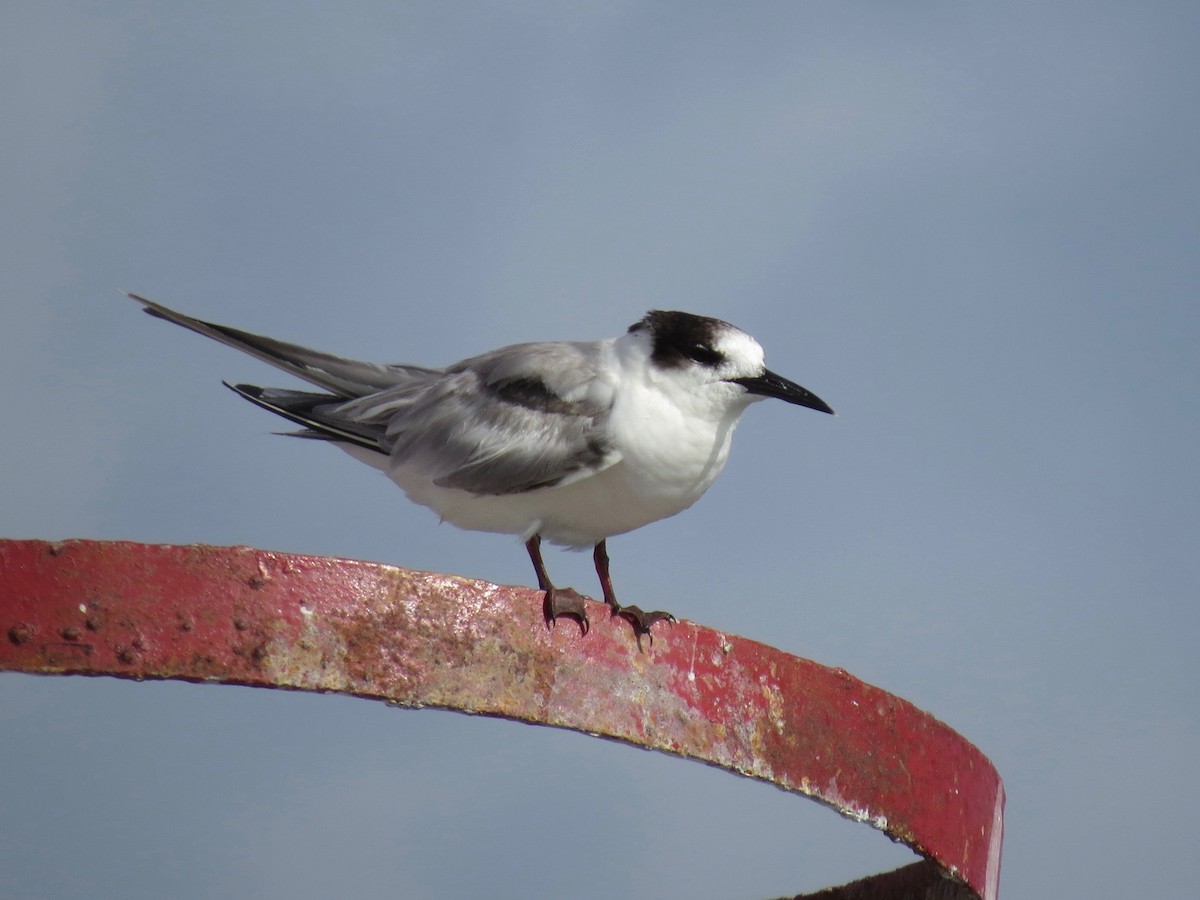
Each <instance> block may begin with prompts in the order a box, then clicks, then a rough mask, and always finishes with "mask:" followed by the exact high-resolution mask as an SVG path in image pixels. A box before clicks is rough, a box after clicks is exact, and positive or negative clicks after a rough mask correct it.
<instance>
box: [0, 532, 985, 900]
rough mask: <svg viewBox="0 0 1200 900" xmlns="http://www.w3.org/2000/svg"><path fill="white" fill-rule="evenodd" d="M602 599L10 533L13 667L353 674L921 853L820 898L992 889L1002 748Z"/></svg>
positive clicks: (779, 659)
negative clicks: (574, 613)
mask: <svg viewBox="0 0 1200 900" xmlns="http://www.w3.org/2000/svg"><path fill="white" fill-rule="evenodd" d="M603 609H604V608H603V607H598V611H597V612H596V614H594V615H593V616H592V629H591V632H590V633H589V634H588V635H587V637H586V638H581V637H580V634H579V631H578V629H576V628H573V627H563V626H565V625H566V623H561V624H560V627H558V628H557V629H554V630H548V629H546V628H545V627H543V626H542V624H541V595H540V594H539V593H538V592H536V591H532V590H529V589H526V588H519V587H500V586H497V585H493V584H486V583H483V582H478V581H471V580H468V579H465V578H458V577H455V576H450V575H438V574H431V573H427V572H414V571H410V570H407V569H399V568H395V567H393V566H385V565H380V564H376V563H366V562H356V561H353V560H344V559H327V558H320V557H310V556H296V555H291V554H284V553H271V552H267V551H263V550H254V549H250V548H246V547H208V546H148V545H144V544H130V543H107V542H92V541H66V542H62V543H50V542H45V541H0V670H10V671H17V672H29V673H40V674H85V675H113V676H117V677H121V678H137V679H145V678H156V679H157V678H173V679H181V680H184V681H214V682H223V683H229V684H243V685H253V686H256V687H278V688H292V689H296V690H313V691H339V692H341V693H346V694H352V695H354V696H357V697H367V698H373V699H380V700H387V701H389V702H391V703H394V704H398V705H401V706H409V707H422V706H434V707H441V708H444V709H453V710H460V711H462V712H468V713H479V714H484V715H491V716H502V717H504V718H509V719H517V720H520V721H523V722H530V723H536V724H542V725H554V726H558V727H562V728H571V729H574V730H577V731H582V732H586V733H589V734H595V735H602V736H604V737H609V738H615V739H617V740H621V741H627V742H629V743H631V744H635V745H637V746H639V747H645V748H651V749H654V750H661V751H663V752H666V753H672V754H675V755H678V756H682V757H685V758H689V759H696V760H701V761H703V762H706V763H711V764H713V765H717V766H721V767H722V768H725V769H728V770H729V771H731V772H736V773H738V774H740V775H746V776H749V777H752V778H758V779H762V780H764V781H769V782H771V783H772V784H775V785H778V786H779V787H781V788H784V789H785V790H788V791H792V792H795V793H798V794H804V795H807V796H809V797H812V798H814V799H816V800H819V801H821V802H823V803H826V804H828V805H829V806H831V807H833V808H834V809H836V810H837V811H838V812H840V813H841V814H842V815H845V816H848V817H850V818H852V819H856V820H859V821H862V822H866V823H868V824H870V825H872V826H874V827H875V828H878V829H880V830H882V831H884V832H886V833H887V834H888V835H889V836H890V837H891V838H893V839H894V840H896V841H901V842H903V843H904V844H907V845H908V846H909V847H911V848H912V849H913V850H915V851H916V852H917V853H919V854H921V855H922V856H924V857H925V859H926V860H927V862H920V863H916V864H914V865H912V866H907V867H905V868H903V869H899V870H897V871H895V872H891V873H885V874H883V875H877V876H873V877H871V878H868V879H865V880H864V881H863V882H856V883H855V884H854V885H848V886H846V887H842V888H833V889H830V890H829V891H822V892H821V893H820V894H818V895H814V896H821V897H828V898H833V897H842V898H852V897H867V896H871V897H885V898H887V897H891V898H900V897H906V898H907V897H914V898H915V897H920V898H934V897H937V898H967V897H978V898H983V900H992V898H994V897H995V896H996V892H997V884H998V881H999V870H1000V845H1001V839H1002V831H1003V826H1002V821H1003V818H1002V817H1003V807H1004V789H1003V786H1002V784H1001V782H1000V777H999V775H998V774H997V773H996V770H995V769H994V768H993V766H992V764H991V763H990V762H989V761H988V759H987V758H986V757H985V756H984V755H983V754H982V753H980V752H979V750H977V749H976V748H975V747H974V746H972V745H971V744H969V743H968V742H967V741H966V740H964V739H963V738H962V737H961V736H960V735H959V734H957V733H956V732H955V731H953V730H952V729H950V728H949V727H947V726H946V725H944V724H942V723H941V722H939V721H938V720H937V719H935V718H933V717H932V716H930V715H928V714H927V713H924V712H922V711H921V710H919V709H917V708H916V707H914V706H913V705H912V704H910V703H908V702H907V701H905V700H902V699H900V698H899V697H894V696H892V695H891V694H888V693H886V692H885V691H882V690H880V689H879V688H876V687H873V686H871V685H869V684H864V683H863V682H861V681H859V680H858V679H857V678H854V677H853V676H852V675H849V674H848V673H846V672H845V671H843V670H841V669H831V668H828V667H826V666H822V665H818V664H817V663H814V662H812V661H810V660H806V659H800V658H797V657H794V656H789V655H788V654H786V653H783V652H781V651H779V650H776V649H774V648H772V647H767V646H764V645H763V644H759V643H756V642H754V641H749V640H746V639H744V638H740V637H734V636H732V635H726V634H722V633H721V632H718V631H714V630H712V629H709V628H704V627H702V626H699V625H695V624H692V623H691V622H686V621H681V622H679V623H677V624H675V625H674V626H672V627H670V628H669V629H665V630H664V631H663V632H662V633H661V635H660V637H659V638H658V639H657V640H656V641H655V642H654V644H653V645H652V646H647V648H646V652H644V653H642V652H639V651H638V648H637V645H636V643H635V642H634V639H633V636H632V635H631V633H630V630H629V628H628V626H627V625H625V624H623V623H622V622H620V620H618V621H615V622H613V621H610V620H609V617H608V616H607V615H606V614H604V612H603Z"/></svg>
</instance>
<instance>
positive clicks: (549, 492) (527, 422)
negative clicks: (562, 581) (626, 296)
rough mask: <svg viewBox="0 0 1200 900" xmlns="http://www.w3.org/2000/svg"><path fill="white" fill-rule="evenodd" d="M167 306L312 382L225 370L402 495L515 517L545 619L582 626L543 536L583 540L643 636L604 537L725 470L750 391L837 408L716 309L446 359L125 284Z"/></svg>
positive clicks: (446, 511) (449, 511)
mask: <svg viewBox="0 0 1200 900" xmlns="http://www.w3.org/2000/svg"><path fill="white" fill-rule="evenodd" d="M129 296H130V297H132V298H133V299H134V300H137V301H138V302H139V303H141V304H142V305H143V306H144V308H145V311H146V312H147V313H149V314H150V315H152V316H156V317H158V318H161V319H167V320H168V321H171V322H174V323H176V324H177V325H182V326H183V327H184V328H188V329H191V330H192V331H195V332H197V333H199V334H203V335H206V336H207V337H210V338H213V339H214V340H217V341H220V342H221V343H223V344H227V345H229V346H230V347H234V348H235V349H238V350H241V351H243V352H244V353H248V354H250V355H251V356H256V357H258V358H259V359H261V360H263V361H265V362H268V363H270V364H271V365H273V366H276V367H278V368H280V369H283V370H284V371H286V372H291V373H292V374H293V375H296V376H299V377H300V378H302V379H304V380H305V381H308V382H311V383H312V384H315V385H316V386H317V387H319V388H322V391H321V392H311V391H294V390H284V389H281V388H261V387H255V386H253V385H248V384H237V385H229V384H227V385H226V386H227V387H229V388H231V389H232V390H234V391H236V392H237V393H238V394H240V395H241V396H243V397H245V398H246V399H247V400H249V401H250V402H252V403H254V404H257V405H258V406H261V407H263V408H264V409H267V410H270V411H271V412H273V413H276V414H277V415H280V416H282V417H283V418H285V419H289V420H291V421H292V422H295V423H296V424H298V425H300V426H302V427H303V430H302V431H299V432H293V434H294V435H295V436H297V437H304V438H312V439H317V440H323V441H329V442H331V443H333V444H336V445H337V446H338V447H340V448H342V449H343V450H345V451H346V452H347V453H349V454H350V455H351V456H353V457H355V458H356V459H359V460H361V461H363V462H365V463H367V464H369V465H371V466H374V467H375V468H377V469H380V470H382V471H383V472H384V473H386V474H387V475H388V477H389V478H391V479H392V481H394V482H395V483H396V484H398V485H399V486H400V487H401V488H402V489H403V490H404V493H405V494H407V495H408V497H409V499H410V500H413V501H414V502H416V503H420V504H421V505H422V506H427V507H429V508H430V509H432V510H433V511H434V512H436V513H437V514H438V515H439V516H441V518H442V519H443V520H444V521H447V522H450V523H452V524H454V525H457V526H459V527H460V528H466V529H470V530H475V531H494V532H500V533H506V534H516V535H520V537H521V540H522V541H524V542H525V548H526V549H527V550H528V552H529V558H530V560H531V561H532V562H533V568H534V571H535V573H536V574H537V579H538V587H539V589H541V590H542V591H545V602H544V606H543V610H544V614H545V617H546V621H547V623H548V624H552V623H553V622H554V621H555V620H556V619H557V618H558V617H559V616H564V615H565V616H570V617H573V618H575V619H577V620H578V622H579V624H580V628H581V630H582V631H583V632H584V633H586V632H587V629H588V616H587V611H586V609H585V606H584V600H583V597H582V596H581V595H579V594H578V593H576V592H575V591H574V590H573V589H571V588H557V587H555V586H554V584H553V583H552V582H551V581H550V577H549V576H548V575H547V574H546V567H545V564H544V563H543V561H542V554H541V542H542V540H543V539H545V540H547V541H550V542H551V543H554V544H562V545H565V546H568V547H575V548H586V547H592V548H594V549H593V558H594V561H595V564H596V574H597V575H598V576H599V579H600V587H601V589H602V591H603V592H604V601H605V602H606V603H607V604H608V605H609V607H610V609H611V611H612V615H620V616H623V617H624V618H626V619H627V620H629V622H630V623H631V624H632V625H633V628H634V631H635V633H636V634H637V636H638V638H639V641H640V638H641V635H643V634H649V632H650V627H651V626H652V625H653V624H654V623H656V622H659V621H663V620H668V621H673V619H674V617H673V616H671V614H670V613H665V612H645V611H643V610H641V609H640V608H638V607H636V606H622V605H621V604H620V603H618V602H617V597H616V594H615V593H614V591H613V587H612V581H611V579H610V577H609V572H608V553H607V548H606V545H605V542H606V539H607V538H609V537H611V536H612V535H616V534H624V533H625V532H628V531H632V530H634V529H635V528H640V527H642V526H643V525H647V524H649V523H650V522H655V521H658V520H659V519H665V518H667V517H669V516H673V515H675V514H676V513H679V512H682V511H683V510H685V509H687V508H688V507H689V506H691V505H692V504H693V503H695V502H696V501H697V500H699V499H700V497H701V495H702V494H703V493H704V492H705V491H706V490H708V488H709V487H710V486H711V485H712V483H713V481H714V480H715V479H716V477H717V475H719V474H720V472H721V469H722V468H723V467H724V465H725V460H726V458H727V457H728V455H729V444H730V439H731V438H732V437H733V431H734V428H735V427H736V425H737V423H738V419H739V418H740V417H741V415H742V412H743V411H745V409H746V408H747V407H748V406H750V404H751V403H754V402H755V401H757V400H762V399H764V398H767V397H777V398H779V399H781V400H785V401H787V402H788V403H794V404H798V405H800V406H807V407H808V408H810V409H815V410H819V411H821V412H826V413H832V412H833V410H832V409H830V408H829V406H828V405H827V404H826V403H825V402H824V401H823V400H821V399H820V398H819V397H817V396H816V395H815V394H813V393H812V392H811V391H808V390H806V389H805V388H802V387H801V386H800V385H798V384H796V383H794V382H792V381H789V380H787V379H786V378H783V377H781V376H779V375H776V374H775V373H774V372H771V371H770V370H768V369H767V368H766V366H765V365H764V362H763V349H762V347H761V346H759V344H758V342H757V341H755V340H754V338H752V337H751V336H750V335H748V334H746V333H745V332H744V331H742V330H741V329H739V328H736V327H735V326H733V325H730V324H729V323H728V322H723V321H721V320H720V319H712V318H707V317H705V316H697V315H693V314H691V313H686V312H665V311H662V310H652V311H651V312H649V313H647V314H646V316H645V317H644V318H642V319H641V320H639V321H637V322H635V323H634V324H633V325H631V326H630V327H629V330H628V331H626V333H625V334H622V335H621V336H620V337H616V338H608V339H606V340H599V341H590V342H544V343H529V344H514V345H512V346H509V347H502V348H500V349H499V350H493V351H491V352H490V353H484V354H481V355H479V356H473V357H471V358H470V359H464V360H463V361H462V362H458V363H455V364H454V365H451V366H448V367H447V368H444V369H430V368H425V367H422V366H412V365H401V364H394V365H386V364H378V363H367V362H357V361H355V360H350V359H343V358H341V357H338V356H333V355H331V354H328V353H322V352H319V351H316V350H309V349H307V348H305V347H300V346H297V345H295V344H287V343H284V342H282V341H277V340H275V339H273V338H268V337H262V336H260V335H256V334H249V333H247V332H245V331H239V330H237V329H235V328H230V327H228V326H225V325H215V324H213V323H211V322H203V321H201V320H199V319H194V318H192V317H191V316H187V315H184V314H183V313H178V312H175V311H174V310H172V309H168V308H167V307H165V306H162V305H161V304H159V303H155V302H154V301H153V300H147V299H146V298H145V297H139V296H138V295H136V294H130V295H129Z"/></svg>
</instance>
